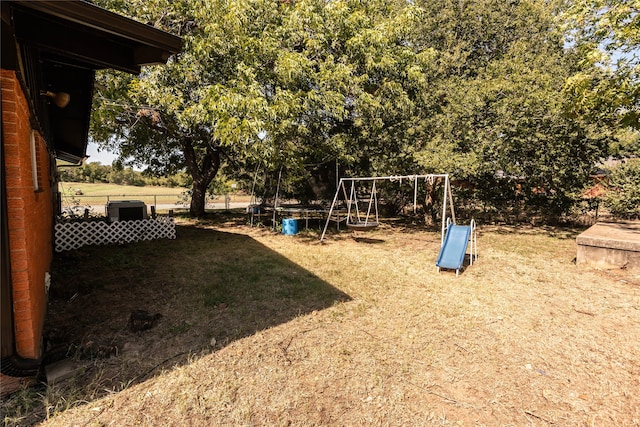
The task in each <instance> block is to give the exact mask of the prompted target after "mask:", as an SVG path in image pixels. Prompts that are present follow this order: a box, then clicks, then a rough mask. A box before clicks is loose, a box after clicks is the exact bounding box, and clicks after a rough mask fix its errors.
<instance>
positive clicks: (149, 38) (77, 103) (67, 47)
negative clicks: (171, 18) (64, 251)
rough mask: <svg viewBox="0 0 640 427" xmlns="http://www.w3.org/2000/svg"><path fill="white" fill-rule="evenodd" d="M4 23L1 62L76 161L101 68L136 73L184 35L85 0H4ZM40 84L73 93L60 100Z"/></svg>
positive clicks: (162, 58) (57, 147) (53, 139)
mask: <svg viewBox="0 0 640 427" xmlns="http://www.w3.org/2000/svg"><path fill="white" fill-rule="evenodd" d="M2 26H3V31H2V36H3V40H2V48H3V49H2V68H13V69H15V70H16V71H18V72H19V74H20V76H21V78H22V81H23V83H24V85H25V86H26V91H27V97H28V98H29V100H30V102H31V105H32V109H33V110H34V113H35V116H36V120H37V126H38V127H39V128H40V130H41V131H42V132H43V134H44V136H45V139H46V140H47V142H48V143H49V144H50V146H51V147H52V148H53V150H54V152H55V154H56V157H58V158H60V159H62V160H66V161H70V162H72V163H79V162H80V161H82V159H83V158H84V157H85V153H86V147H87V140H88V132H89V117H90V112H91V101H92V97H93V81H94V75H95V70H99V69H104V68H113V69H116V70H120V71H125V72H128V73H133V74H137V73H139V72H140V70H141V66H143V65H150V64H158V63H165V62H167V60H168V59H169V58H170V57H171V55H174V54H176V53H178V52H179V51H180V50H181V48H182V39H181V38H180V37H177V36H174V35H172V34H169V33H167V32H164V31H161V30H158V29H157V28H154V27H151V26H149V25H146V24H142V23H139V22H137V21H134V20H132V19H129V18H126V17H124V16H121V15H118V14H116V13H113V12H109V11H107V10H105V9H102V8H100V7H97V6H95V5H93V4H91V3H88V2H85V1H80V0H71V1H38V0H32V1H9V2H5V1H3V2H2ZM7 27H8V28H7ZM7 37H10V40H7ZM7 50H9V52H7ZM41 91H51V92H54V93H57V92H66V93H68V94H69V95H70V99H71V101H70V102H69V104H68V105H67V106H66V107H65V108H59V107H57V106H55V105H53V104H52V103H51V102H50V99H49V98H46V97H43V96H41V95H40V93H41Z"/></svg>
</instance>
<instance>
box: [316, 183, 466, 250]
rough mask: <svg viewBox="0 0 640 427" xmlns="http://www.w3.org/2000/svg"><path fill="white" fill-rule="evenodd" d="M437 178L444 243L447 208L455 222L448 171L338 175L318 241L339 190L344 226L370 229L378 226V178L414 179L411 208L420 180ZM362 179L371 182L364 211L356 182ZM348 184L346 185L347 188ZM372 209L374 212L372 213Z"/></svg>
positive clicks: (441, 240) (323, 235) (359, 229)
mask: <svg viewBox="0 0 640 427" xmlns="http://www.w3.org/2000/svg"><path fill="white" fill-rule="evenodd" d="M436 178H444V197H443V201H442V232H441V234H442V235H441V239H440V244H441V245H442V243H444V236H445V232H446V225H447V207H448V208H449V209H450V211H451V218H450V220H451V221H453V223H454V224H455V222H456V214H455V210H454V208H453V195H452V193H451V183H450V181H449V175H448V174H427V175H401V176H376V177H360V178H340V182H339V183H338V187H337V189H336V194H335V195H334V197H333V202H332V203H331V208H330V209H329V214H328V215H327V221H326V223H325V225H324V230H323V231H322V236H321V237H320V241H321V242H322V241H323V240H324V237H325V234H326V233H327V228H328V227H329V222H330V221H331V218H332V217H331V215H332V214H333V212H334V210H335V209H336V203H337V202H338V198H339V196H340V193H341V192H342V194H343V196H344V200H345V201H347V217H346V221H347V222H346V224H347V227H348V228H349V229H351V230H354V231H369V230H373V229H374V228H376V227H378V226H379V225H380V223H379V221H378V194H377V193H378V192H377V189H376V182H377V181H401V182H402V180H404V179H406V180H409V181H413V183H414V187H413V210H414V212H415V211H416V205H417V201H418V184H419V180H421V179H424V180H425V183H427V182H429V183H432V182H434V180H435V179H436ZM361 182H371V192H370V195H369V197H368V206H367V209H366V213H365V211H364V210H361V209H360V204H359V202H363V201H365V200H359V199H358V194H357V189H356V184H358V183H361ZM347 187H349V191H347ZM372 209H373V212H372ZM372 213H374V214H375V219H370V217H371V214H372Z"/></svg>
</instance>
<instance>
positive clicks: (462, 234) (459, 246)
mask: <svg viewBox="0 0 640 427" xmlns="http://www.w3.org/2000/svg"><path fill="white" fill-rule="evenodd" d="M469 242H471V255H470V258H469V265H473V260H474V256H475V259H476V260H477V259H478V246H477V243H476V223H475V221H474V220H471V224H469V225H456V224H450V223H449V224H447V234H446V236H445V238H444V242H443V243H442V247H441V248H440V254H439V255H438V260H437V261H436V267H438V271H440V269H441V268H446V269H449V270H455V271H456V276H457V275H458V274H459V273H460V269H461V268H462V265H463V264H464V258H465V255H466V254H467V246H469Z"/></svg>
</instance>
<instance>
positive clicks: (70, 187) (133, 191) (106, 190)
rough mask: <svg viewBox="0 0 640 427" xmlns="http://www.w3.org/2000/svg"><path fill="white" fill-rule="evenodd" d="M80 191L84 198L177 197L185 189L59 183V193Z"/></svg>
mask: <svg viewBox="0 0 640 427" xmlns="http://www.w3.org/2000/svg"><path fill="white" fill-rule="evenodd" d="M78 189H79V190H80V191H82V193H83V195H85V196H109V195H127V196H129V195H147V194H155V195H176V196H177V195H179V194H180V193H182V192H183V191H185V190H186V188H181V187H173V188H170V187H157V186H152V185H149V186H144V187H137V186H134V185H116V184H104V183H97V184H88V183H84V182H62V183H60V191H62V192H63V193H64V194H69V195H74V194H75V193H76V192H77V190H78Z"/></svg>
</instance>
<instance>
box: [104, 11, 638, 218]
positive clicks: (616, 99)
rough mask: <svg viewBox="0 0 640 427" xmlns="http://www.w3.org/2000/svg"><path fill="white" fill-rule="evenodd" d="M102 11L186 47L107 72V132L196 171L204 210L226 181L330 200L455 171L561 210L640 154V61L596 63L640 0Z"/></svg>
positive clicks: (488, 193) (108, 139) (494, 198)
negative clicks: (639, 150)
mask: <svg viewBox="0 0 640 427" xmlns="http://www.w3.org/2000/svg"><path fill="white" fill-rule="evenodd" d="M99 3H100V4H101V5H103V6H105V7H109V8H112V9H114V10H116V11H118V12H120V13H125V14H129V15H130V16H133V17H134V18H137V19H140V20H142V21H143V22H152V23H154V25H156V26H159V27H161V28H163V29H166V30H169V31H172V32H174V33H175V34H179V35H181V36H183V38H184V41H185V46H184V50H183V52H181V53H180V54H178V55H177V56H175V57H174V58H171V59H170V61H169V62H168V64H167V65H163V66H154V67H147V68H145V69H144V71H143V73H142V74H141V75H140V76H138V77H132V76H125V75H122V74H118V73H101V74H100V75H99V76H98V83H97V87H98V95H97V96H96V106H95V114H94V118H93V126H92V135H93V137H94V139H96V140H97V141H99V142H100V143H101V144H103V145H104V146H110V147H111V148H112V149H114V150H116V151H117V152H118V153H119V154H120V157H121V159H123V162H124V164H126V163H127V162H133V163H136V164H139V165H146V166H147V167H148V173H153V174H158V175H167V174H173V173H175V172H176V171H180V170H187V172H188V174H189V175H190V177H191V183H192V194H193V197H192V205H191V213H192V215H196V216H199V215H201V214H203V213H204V197H205V195H206V192H207V188H208V187H209V186H210V183H211V182H212V181H213V180H214V178H216V176H218V174H221V175H223V176H225V177H232V178H234V179H235V180H237V181H238V182H243V183H245V186H246V187H247V188H249V187H250V185H251V182H252V180H253V172H254V171H255V170H256V169H260V170H262V171H266V172H263V173H265V174H266V175H267V177H268V180H267V181H269V182H277V176H278V174H279V171H281V170H282V171H283V181H282V191H283V194H285V195H291V196H297V197H300V198H302V199H307V198H309V199H311V198H316V199H317V198H321V199H322V198H325V199H326V198H328V197H330V196H329V195H330V194H331V192H332V191H333V189H334V188H335V179H336V178H335V176H336V167H337V168H338V171H339V173H340V175H342V176H345V175H347V176H362V175H398V174H413V173H430V172H439V173H441V172H448V173H451V174H452V175H453V176H454V177H455V178H457V179H461V180H465V181H468V182H470V183H471V184H473V185H475V186H476V187H477V188H480V189H481V190H480V191H478V192H476V194H478V195H481V196H482V197H484V198H485V199H484V200H486V201H488V202H489V203H492V204H493V203H506V204H508V203H511V202H514V203H515V202H517V203H525V204H529V205H531V204H533V205H537V206H539V207H541V208H544V209H546V210H547V213H548V214H550V215H559V214H561V213H562V212H566V211H567V210H568V208H569V207H570V205H571V204H572V203H573V201H574V199H573V194H574V193H575V189H576V188H580V187H581V186H582V185H583V184H584V182H585V180H586V179H587V178H588V175H589V172H590V170H591V167H592V165H593V164H595V162H596V161H597V160H598V158H599V157H603V156H606V155H607V154H608V150H614V149H615V150H617V151H618V152H620V153H625V152H629V151H632V150H633V147H635V145H637V139H636V140H634V139H633V138H631V139H630V138H626V137H625V136H624V133H623V132H621V131H620V129H623V128H627V127H629V126H635V124H636V122H637V114H638V108H637V106H638V104H637V102H638V101H637V99H638V97H637V95H638V84H637V68H634V66H635V63H633V62H632V61H626V62H625V61H619V62H618V67H617V68H616V69H615V70H612V69H607V68H605V67H602V66H601V64H600V62H599V60H598V59H597V55H594V54H593V52H595V51H594V49H593V43H596V45H597V44H599V43H601V42H602V41H603V40H609V39H611V40H613V42H611V43H610V44H611V46H613V47H615V48H617V49H623V50H624V49H626V47H632V46H636V47H637V39H636V38H635V35H637V32H635V33H634V31H635V30H633V29H631V30H630V29H628V28H626V27H625V28H623V27H624V25H621V24H623V23H624V24H633V25H635V23H636V21H637V19H636V15H633V14H631V15H630V14H629V13H627V12H628V10H629V9H628V8H627V9H625V7H627V6H628V5H630V4H631V3H630V0H619V1H617V2H613V1H609V2H607V5H608V4H609V3H611V5H614V4H615V5H617V6H616V7H618V5H619V6H620V7H618V8H617V9H615V11H613V10H611V11H610V10H609V9H606V8H605V9H602V5H603V4H604V2H603V1H600V0H583V1H580V2H573V3H572V4H569V5H567V7H565V5H564V4H562V2H560V1H551V2H538V1H534V0H517V1H510V2H504V1H497V0H473V1H468V2H460V1H454V0H430V1H426V0H419V1H414V2H405V1H401V0H373V1H367V2H362V1H356V0H339V1H330V2H326V1H322V0H299V1H295V2H282V1H275V0H242V1H233V2H232V1H227V0H211V1H204V0H178V1H169V0H150V1H142V0H129V1H124V0H100V1H99ZM563 8H564V9H563ZM594 11H595V15H594V14H593V13H594ZM625 11H627V12H625ZM609 12H611V13H614V12H615V19H614V17H610V18H607V19H609V21H610V23H611V22H612V23H614V24H615V25H613V24H611V25H613V27H612V26H611V25H609V24H607V25H609V27H607V28H615V31H613V32H609V33H607V34H609V36H607V37H603V36H602V35H603V34H605V33H603V32H602V31H596V30H595V28H596V27H597V25H600V23H601V22H604V21H598V19H600V18H602V17H603V16H605V15H607V14H609ZM590 14H591V15H590ZM612 16H613V15H612ZM587 17H589V19H587ZM603 19H604V18H603ZM609 21H608V22H609ZM585 22H586V23H587V24H585ZM596 24H597V25H596ZM580 25H582V27H580ZM585 25H586V27H584V26H585ZM633 25H632V26H633ZM578 27H579V28H580V31H577V30H575V29H576V28H578ZM587 27H588V28H587ZM618 30H619V31H618ZM571 31H573V33H572V34H573V38H574V40H575V42H574V45H572V46H571V48H567V45H566V42H565V35H566V34H567V33H570V32H571ZM634 34H635V35H634ZM626 52H631V51H630V50H626ZM634 78H635V80H634ZM633 141H636V142H633ZM634 144H635V145H634ZM125 159H130V160H125ZM215 185H218V184H215ZM267 189H269V191H271V194H273V193H274V192H275V185H272V184H267V185H266V186H265V192H267Z"/></svg>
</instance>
